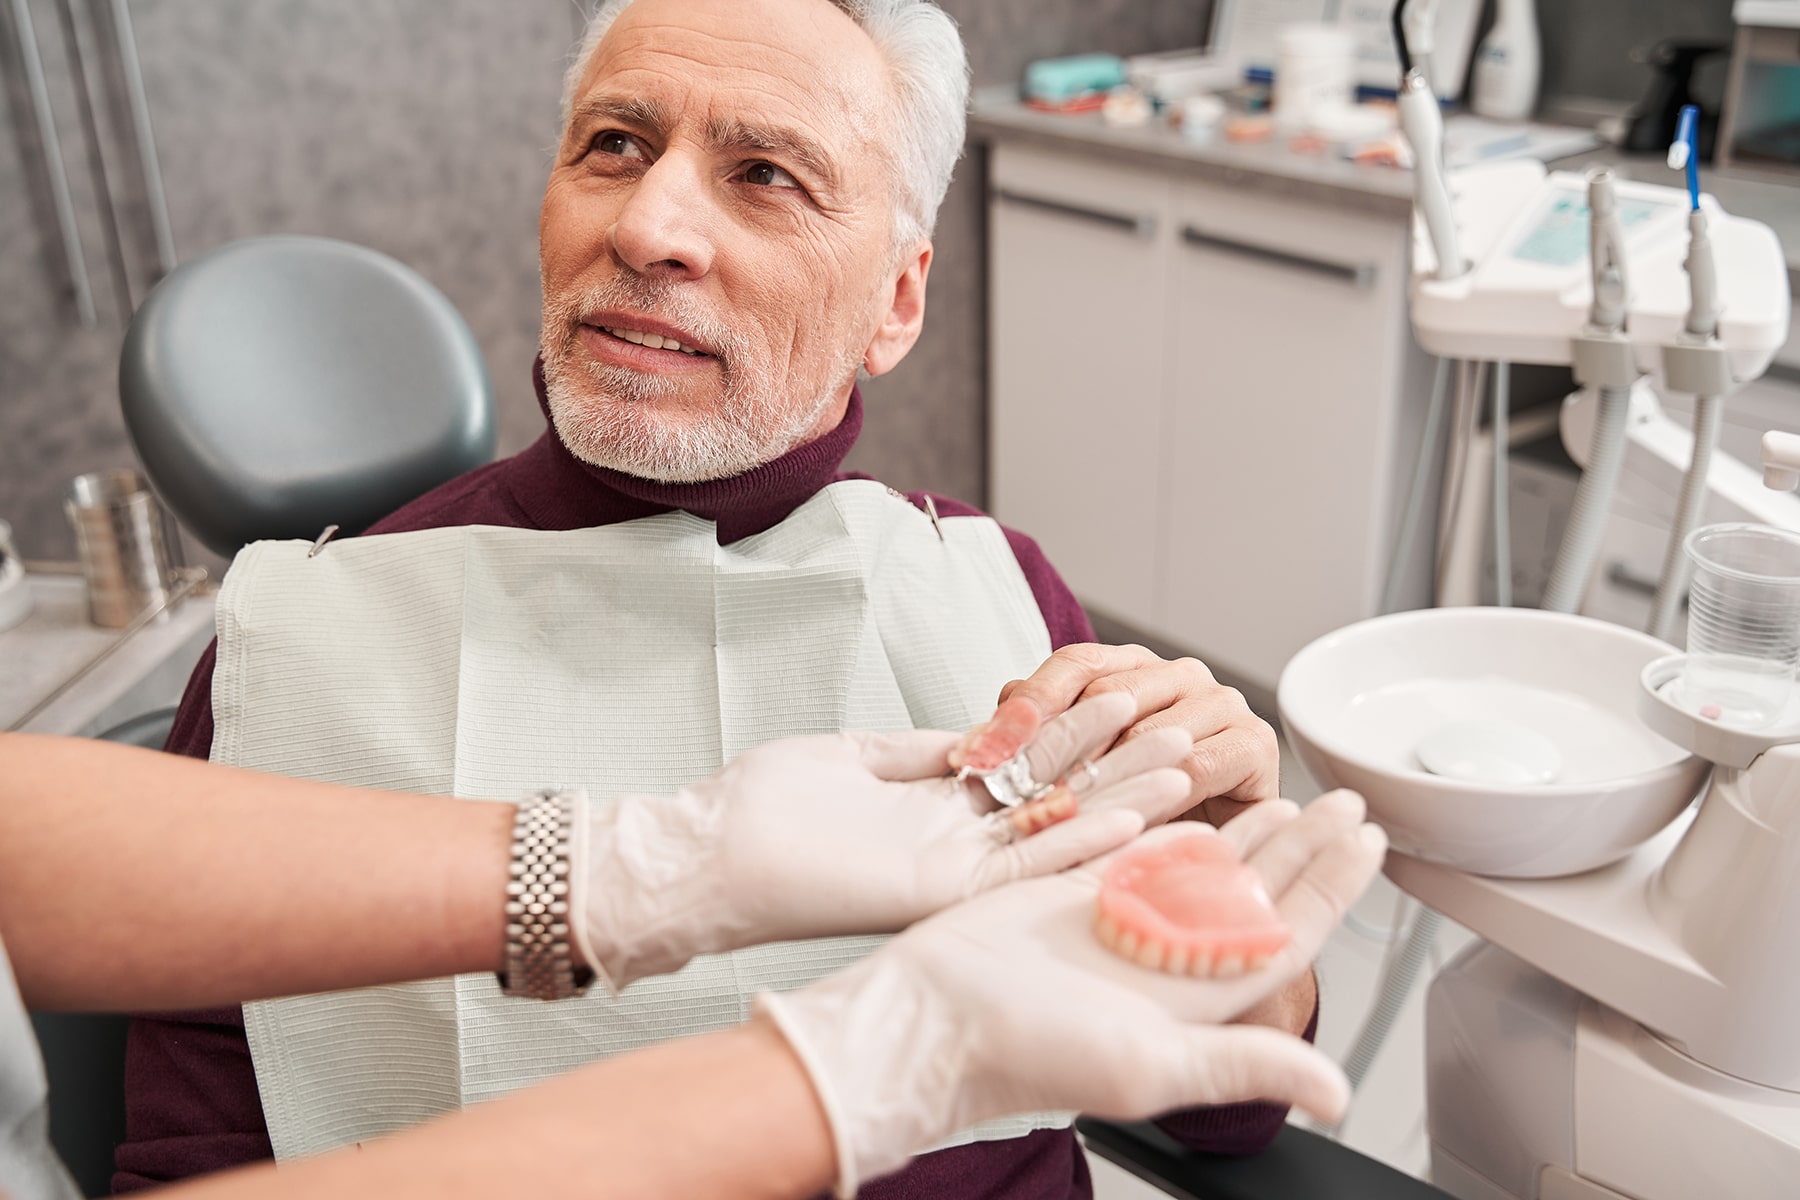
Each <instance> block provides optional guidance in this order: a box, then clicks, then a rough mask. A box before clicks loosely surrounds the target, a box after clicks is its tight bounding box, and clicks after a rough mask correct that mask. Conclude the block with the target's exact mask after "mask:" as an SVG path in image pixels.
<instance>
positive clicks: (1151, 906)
mask: <svg viewBox="0 0 1800 1200" xmlns="http://www.w3.org/2000/svg"><path fill="white" fill-rule="evenodd" d="M1094 936H1095V937H1097V938H1099V939H1100V942H1101V944H1102V945H1104V946H1106V947H1107V949H1109V950H1111V951H1112V952H1113V953H1115V954H1117V955H1119V956H1120V957H1122V958H1127V959H1130V960H1131V961H1132V962H1134V963H1137V964H1138V965H1139V966H1143V967H1149V968H1151V969H1152V970H1157V971H1166V972H1168V973H1169V974H1171V975H1199V976H1211V977H1215V978H1228V977H1230V976H1234V975H1241V974H1243V973H1244V972H1245V971H1252V970H1255V969H1256V968H1257V967H1259V966H1261V965H1262V964H1263V963H1264V962H1265V961H1267V960H1268V958H1269V957H1270V956H1271V955H1273V954H1274V953H1276V952H1277V951H1278V950H1280V949H1281V948H1282V947H1283V946H1285V945H1287V944H1288V938H1289V937H1290V934H1289V933H1288V930H1287V927H1286V926H1285V925H1283V924H1282V923H1281V917H1280V916H1279V914H1277V913H1276V911H1275V905H1274V903H1273V902H1272V901H1271V900H1270V899H1269V894H1268V892H1267V891H1266V890H1264V888H1263V885H1262V880H1261V878H1259V877H1258V876H1257V874H1256V872H1255V871H1254V870H1253V869H1251V868H1250V867H1249V866H1247V865H1246V864H1245V863H1244V861H1243V860H1242V859H1240V858H1239V857H1238V854H1237V850H1236V849H1235V848H1234V847H1233V846H1232V845H1231V843H1230V842H1228V841H1226V840H1225V839H1224V838H1222V837H1214V836H1208V835H1206V834H1196V835H1194V836H1192V837H1183V838H1173V839H1170V840H1168V841H1163V842H1157V843H1155V844H1154V845H1149V846H1143V847H1140V848H1138V849H1135V850H1127V851H1125V852H1124V853H1122V854H1121V855H1119V857H1118V858H1117V859H1116V860H1115V861H1114V862H1113V863H1112V865H1111V866H1109V867H1108V868H1107V870H1106V875H1105V876H1104V877H1103V878H1102V879H1101V881H1100V895H1099V898H1098V899H1097V900H1096V902H1095V912H1094Z"/></svg>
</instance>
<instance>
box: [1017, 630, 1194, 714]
mask: <svg viewBox="0 0 1800 1200" xmlns="http://www.w3.org/2000/svg"><path fill="white" fill-rule="evenodd" d="M1152 660H1155V661H1160V660H1157V659H1156V656H1155V655H1154V654H1151V653H1150V652H1149V651H1148V650H1146V649H1144V648H1143V647H1142V646H1102V645H1100V644H1099V643H1097V642H1082V643H1080V644H1079V645H1075V646H1064V647H1063V648H1062V649H1061V650H1058V651H1057V652H1056V653H1055V654H1052V655H1051V656H1050V657H1049V658H1047V659H1045V660H1044V661H1043V663H1042V664H1041V665H1040V666H1039V667H1038V669H1037V670H1035V671H1033V672H1032V673H1031V677H1030V678H1029V679H1025V680H1023V681H1021V682H1019V683H1017V684H1009V685H1008V687H1007V690H1006V691H1005V692H1003V693H1002V698H1003V699H1011V698H1012V697H1014V696H1023V697H1025V698H1026V699H1028V700H1030V701H1031V702H1032V704H1034V705H1036V706H1037V710H1038V712H1039V713H1040V714H1042V715H1043V716H1044V717H1045V718H1046V719H1048V718H1050V717H1054V716H1056V715H1057V714H1058V713H1061V712H1063V711H1065V710H1067V709H1068V708H1069V707H1070V706H1071V705H1073V704H1074V703H1075V701H1076V700H1077V699H1078V698H1079V697H1080V696H1081V693H1082V692H1084V691H1086V690H1087V686H1088V684H1090V683H1092V682H1094V680H1096V679H1098V678H1100V677H1101V676H1102V675H1111V674H1113V673H1114V672H1117V671H1124V670H1129V669H1131V668H1133V667H1140V666H1144V665H1146V664H1147V663H1148V662H1150V661H1152Z"/></svg>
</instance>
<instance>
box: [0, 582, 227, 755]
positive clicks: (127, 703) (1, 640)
mask: <svg viewBox="0 0 1800 1200" xmlns="http://www.w3.org/2000/svg"><path fill="white" fill-rule="evenodd" d="M28 580H29V586H30V587H31V593H32V611H31V615H29V616H27V617H26V618H25V620H24V621H23V622H22V623H20V624H18V625H15V626H13V627H12V628H11V629H8V630H5V631H3V632H0V663H4V664H5V669H4V670H0V729H7V728H10V727H11V726H12V725H13V724H14V723H15V722H16V721H18V720H19V718H21V717H23V716H24V715H25V714H26V713H28V712H30V711H31V710H32V709H33V708H34V707H35V706H36V705H37V704H38V703H40V702H41V701H42V700H43V699H44V698H45V697H46V696H48V695H49V694H50V693H51V692H53V691H55V690H56V689H57V688H58V687H59V686H61V685H62V684H63V683H64V681H66V680H68V679H69V678H70V677H71V676H73V675H74V674H75V673H76V672H78V671H80V670H81V668H82V667H84V666H85V665H87V663H88V662H90V661H91V660H93V659H94V657H95V656H96V655H98V654H99V653H100V652H101V651H103V650H105V649H106V648H107V647H108V646H111V645H112V644H114V643H115V642H117V641H118V640H119V631H118V630H116V629H101V628H100V627H99V626H97V625H95V624H93V623H92V622H91V621H89V620H88V611H87V583H86V581H84V580H83V579H82V578H81V577H80V576H79V575H32V576H29V577H28ZM212 636H213V596H212V595H211V594H210V593H208V594H204V595H193V596H189V597H188V598H186V599H185V600H182V601H181V602H180V603H178V604H177V605H176V606H175V607H174V608H173V609H171V610H170V611H169V612H168V613H167V614H165V615H164V616H163V617H162V618H161V619H159V620H156V621H153V622H151V623H150V624H149V625H146V626H145V627H144V628H142V629H140V630H138V631H137V632H136V633H135V634H133V635H132V636H131V638H130V640H129V641H127V642H126V643H125V644H123V645H121V646H120V647H119V648H118V649H117V650H116V651H115V652H113V653H112V654H111V655H110V656H108V657H107V659H106V660H105V661H104V662H102V663H101V664H100V665H99V666H97V667H95V668H94V670H93V672H92V673H91V674H89V675H88V676H87V677H86V678H84V679H82V680H81V681H80V682H79V683H76V684H75V685H74V686H73V687H71V688H69V690H68V691H66V692H64V693H63V694H62V695H61V696H59V697H57V699H56V701H55V702H54V703H52V704H51V705H49V706H48V707H47V708H45V709H44V711H42V712H40V713H38V714H37V715H36V716H35V717H33V718H32V720H31V722H30V723H29V724H27V725H26V726H24V732H26V733H55V734H64V735H72V736H81V737H91V736H93V735H94V734H97V733H100V732H103V731H104V730H106V729H109V728H111V727H112V726H113V725H116V724H118V723H119V722H121V721H124V720H127V719H129V718H131V717H134V716H137V715H139V714H140V713H144V712H148V711H150V710H152V709H156V708H161V707H164V706H167V705H171V704H174V703H175V701H177V700H179V699H180V698H181V692H182V689H183V688H184V687H185V686H186V684H187V677H188V675H189V674H191V673H192V671H193V669H194V664H195V663H196V662H198V661H199V659H200V655H201V652H202V651H204V650H205V649H206V644H207V643H208V642H209V641H211V640H212Z"/></svg>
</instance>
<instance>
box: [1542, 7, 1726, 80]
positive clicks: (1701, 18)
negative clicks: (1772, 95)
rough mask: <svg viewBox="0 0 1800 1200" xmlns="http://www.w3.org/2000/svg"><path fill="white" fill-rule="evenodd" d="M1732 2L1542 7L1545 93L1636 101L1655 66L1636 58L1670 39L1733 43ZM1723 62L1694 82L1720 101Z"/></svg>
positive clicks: (1720, 59) (1714, 63)
mask: <svg viewBox="0 0 1800 1200" xmlns="http://www.w3.org/2000/svg"><path fill="white" fill-rule="evenodd" d="M1731 4H1732V0H1538V22H1539V32H1540V34H1541V35H1542V37H1543V42H1544V93H1545V94H1546V95H1548V96H1558V95H1572V96H1597V97H1600V98H1602V99H1607V100H1628V101H1629V100H1637V99H1639V98H1640V97H1641V96H1643V94H1644V90H1645V88H1647V87H1648V86H1649V83H1650V78H1651V75H1652V72H1651V70H1650V68H1649V67H1647V66H1644V65H1642V64H1641V63H1635V62H1632V61H1631V58H1630V51H1632V50H1633V49H1636V48H1640V47H1642V48H1648V47H1650V46H1653V45H1655V44H1656V43H1657V42H1660V41H1663V40H1665V39H1670V38H1677V39H1682V40H1688V41H1716V42H1725V43H1728V44H1729V43H1730V41H1731V35H1732V31H1733V30H1734V29H1735V28H1736V27H1735V26H1734V25H1733V24H1732V21H1731ZM1725 61H1726V56H1725V55H1719V56H1718V57H1717V58H1715V59H1714V60H1712V61H1711V62H1710V63H1709V64H1708V65H1707V66H1706V67H1705V68H1704V70H1703V72H1702V73H1701V74H1700V75H1699V77H1698V78H1697V79H1696V81H1695V82H1696V85H1697V87H1698V90H1699V91H1700V92H1701V94H1702V96H1704V97H1706V98H1708V99H1710V100H1712V101H1714V102H1716V101H1717V99H1718V97H1719V96H1720V95H1721V94H1722V93H1723V90H1724V78H1725Z"/></svg>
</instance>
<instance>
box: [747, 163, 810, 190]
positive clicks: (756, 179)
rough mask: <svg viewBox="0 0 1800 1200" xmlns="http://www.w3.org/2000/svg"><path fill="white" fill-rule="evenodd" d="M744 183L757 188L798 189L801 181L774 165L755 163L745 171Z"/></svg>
mask: <svg viewBox="0 0 1800 1200" xmlns="http://www.w3.org/2000/svg"><path fill="white" fill-rule="evenodd" d="M744 182H745V183H753V184H755V185H756V186H757V187H778V188H798V187H799V186H800V181H799V180H797V179H795V178H794V177H793V176H792V175H789V174H788V173H787V172H786V171H784V170H782V169H781V168H780V167H778V166H776V165H775V164H774V163H767V162H755V163H751V164H750V165H749V166H748V167H746V168H745V169H744Z"/></svg>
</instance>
